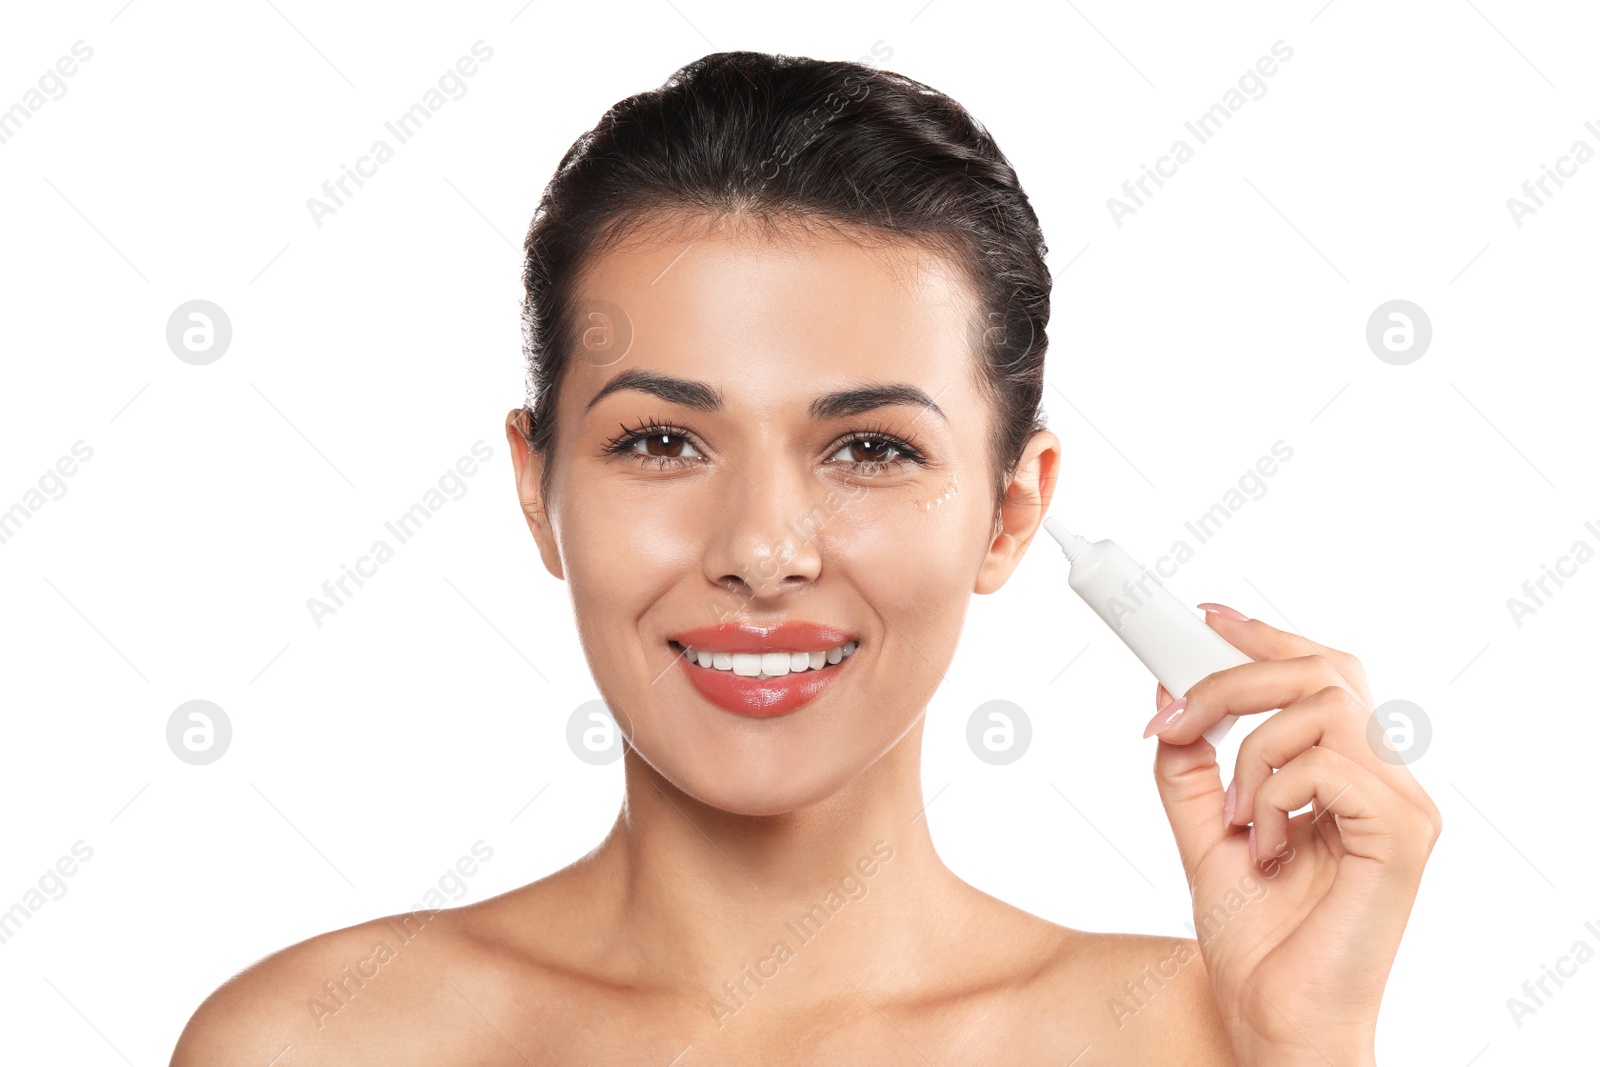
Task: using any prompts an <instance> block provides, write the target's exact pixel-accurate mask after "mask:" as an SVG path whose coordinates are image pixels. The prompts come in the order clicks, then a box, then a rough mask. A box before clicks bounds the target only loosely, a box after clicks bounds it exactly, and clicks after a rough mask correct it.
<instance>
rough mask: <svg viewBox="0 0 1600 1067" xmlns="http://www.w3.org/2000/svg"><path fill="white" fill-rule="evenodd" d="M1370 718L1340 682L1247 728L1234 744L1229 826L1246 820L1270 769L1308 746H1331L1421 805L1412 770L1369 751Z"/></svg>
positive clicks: (1284, 762)
mask: <svg viewBox="0 0 1600 1067" xmlns="http://www.w3.org/2000/svg"><path fill="white" fill-rule="evenodd" d="M1370 717H1371V715H1370V713H1369V712H1368V711H1367V710H1366V708H1364V707H1362V706H1361V704H1360V698H1359V697H1357V696H1356V695H1355V694H1354V693H1352V692H1350V690H1348V689H1346V688H1345V687H1344V686H1341V685H1330V686H1328V687H1327V688H1325V689H1322V690H1319V691H1318V692H1316V693H1313V694H1312V695H1311V696H1309V697H1306V698H1305V699H1303V700H1298V701H1295V702H1294V703H1293V704H1289V705H1287V706H1285V707H1284V709H1283V710H1282V711H1281V712H1279V713H1278V714H1276V715H1274V716H1272V717H1271V718H1269V719H1267V721H1266V722H1264V723H1262V724H1261V725H1260V726H1258V727H1256V728H1255V729H1254V730H1252V731H1250V733H1249V735H1248V736H1246V737H1245V739H1244V741H1243V742H1242V743H1241V744H1240V745H1239V755H1238V758H1237V759H1236V760H1235V761H1234V772H1233V781H1232V787H1233V790H1234V806H1233V813H1232V818H1231V819H1230V820H1229V821H1230V824H1231V825H1235V826H1242V825H1244V823H1245V822H1246V821H1247V820H1248V819H1249V817H1250V812H1251V810H1252V805H1253V804H1254V802H1255V795H1256V790H1257V789H1258V788H1259V787H1260V785H1261V783H1262V782H1265V781H1266V780H1267V779H1268V778H1270V777H1272V772H1273V768H1275V767H1282V766H1284V765H1286V764H1287V763H1288V762H1289V761H1290V760H1292V759H1294V758H1295V757H1296V756H1298V755H1300V753H1302V752H1304V751H1306V750H1307V749H1309V748H1311V747H1313V746H1321V747H1323V748H1329V749H1332V750H1333V751H1335V752H1337V753H1339V755H1341V756H1344V757H1345V758H1346V759H1349V760H1353V761H1354V762H1356V763H1358V764H1360V765H1361V766H1363V767H1365V768H1366V769H1367V770H1369V771H1371V772H1372V773H1373V774H1375V775H1376V776H1377V777H1378V779H1379V780H1380V781H1382V782H1383V783H1384V784H1385V785H1387V786H1388V787H1389V788H1390V789H1393V790H1395V791H1396V792H1398V793H1400V794H1402V795H1404V796H1406V797H1407V798H1408V799H1410V800H1411V801H1412V802H1413V803H1415V804H1418V805H1419V806H1425V804H1426V794H1425V793H1424V792H1423V791H1422V787H1421V785H1419V784H1418V783H1417V780H1416V779H1415V778H1413V777H1412V776H1411V772H1410V771H1409V770H1408V769H1406V767H1405V766H1404V765H1403V764H1402V765H1396V764H1391V763H1387V762H1385V761H1384V760H1382V759H1380V758H1379V757H1378V756H1377V754H1376V753H1374V752H1373V751H1372V747H1371V745H1370V744H1368V742H1367V720H1368V719H1369V718H1370Z"/></svg>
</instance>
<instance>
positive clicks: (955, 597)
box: [824, 477, 989, 625]
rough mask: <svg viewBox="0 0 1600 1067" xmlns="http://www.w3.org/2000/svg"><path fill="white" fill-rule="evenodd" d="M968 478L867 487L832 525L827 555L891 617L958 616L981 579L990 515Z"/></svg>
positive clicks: (899, 619) (900, 622)
mask: <svg viewBox="0 0 1600 1067" xmlns="http://www.w3.org/2000/svg"><path fill="white" fill-rule="evenodd" d="M970 481H971V479H970V477H967V478H965V479H957V478H955V477H951V478H948V479H944V480H942V481H941V480H934V481H930V482H928V483H926V484H924V485H921V486H918V487H916V488H915V489H912V488H910V487H907V488H906V490H905V491H903V492H901V491H888V490H885V491H881V492H880V491H877V490H872V491H868V492H865V493H863V494H862V495H861V496H860V497H859V498H858V499H856V500H855V501H853V502H851V503H850V504H848V505H847V506H846V507H845V508H843V509H841V511H840V513H839V521H838V522H836V523H835V524H834V525H833V527H832V528H831V529H830V530H829V531H828V534H829V536H828V537H827V544H826V548H825V552H826V555H825V557H824V560H825V564H826V561H827V560H828V559H829V558H830V557H831V559H832V561H833V562H834V563H835V564H837V565H838V566H839V567H841V568H842V569H844V570H845V571H846V572H847V573H848V575H849V577H850V580H851V582H852V583H853V584H855V585H857V586H858V587H859V588H860V589H861V592H862V593H863V594H864V595H865V596H866V597H867V599H868V600H869V601H871V602H872V604H873V606H874V607H876V608H877V609H878V610H880V611H882V612H883V613H884V614H886V615H890V616H891V621H893V622H895V623H896V624H897V625H903V623H904V620H911V621H915V620H918V619H922V620H924V621H926V622H928V623H930V624H933V623H936V622H937V621H938V620H941V619H944V618H945V617H946V616H960V615H961V614H962V613H963V612H964V611H965V608H966V603H967V597H966V595H967V594H970V593H971V592H972V586H973V584H974V582H975V581H976V579H977V572H978V566H979V564H980V563H981V562H982V555H983V551H984V548H985V547H986V544H987V541H986V537H985V534H986V532H987V530H988V523H989V515H988V513H987V512H985V511H984V510H983V509H982V507H981V506H980V503H981V502H980V494H978V493H975V492H972V491H971V489H972V486H971V485H969V484H967V483H968V482H970Z"/></svg>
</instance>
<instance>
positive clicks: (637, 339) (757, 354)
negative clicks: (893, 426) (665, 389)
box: [570, 214, 981, 403]
mask: <svg viewBox="0 0 1600 1067" xmlns="http://www.w3.org/2000/svg"><path fill="white" fill-rule="evenodd" d="M573 307H574V310H575V311H576V312H577V313H578V314H577V316H576V317H577V326H578V327H579V329H580V330H581V329H583V328H584V326H585V324H586V322H589V321H591V320H592V314H591V309H594V308H604V309H606V315H607V317H608V318H610V317H619V318H620V319H621V321H620V322H615V323H608V325H611V326H614V327H615V329H616V330H617V331H618V334H619V336H620V335H621V334H623V333H626V335H627V338H628V347H627V351H626V354H625V355H624V356H623V357H622V358H621V359H620V360H618V361H616V362H612V358H614V357H611V356H608V357H607V358H605V359H599V360H589V359H586V358H582V355H581V353H582V352H583V347H582V343H581V339H580V344H579V349H578V351H579V353H580V356H579V358H575V359H574V360H573V361H572V364H571V367H570V375H571V377H572V378H573V379H576V381H575V382H574V385H575V387H576V388H578V389H579V390H582V391H583V392H582V395H583V396H584V397H585V398H587V396H589V395H592V393H593V391H594V389H596V388H598V387H599V385H600V384H603V383H604V382H605V381H606V380H608V379H609V378H611V377H612V376H613V375H614V374H616V373H618V372H619V371H621V370H624V369H628V368H629V367H647V368H649V369H653V370H660V371H665V372H668V373H673V374H679V375H683V376H687V377H695V378H699V379H702V380H706V381H713V382H717V383H718V384H719V385H721V386H722V388H723V389H724V391H725V392H726V393H728V394H729V395H730V399H733V398H735V397H738V396H743V397H745V398H746V399H747V400H750V401H752V402H755V403H761V402H770V403H779V402H788V401H789V400H791V399H794V398H798V397H803V398H805V399H807V400H809V398H810V397H811V395H813V394H815V393H816V392H819V391H820V388H819V386H820V385H821V384H822V383H825V382H828V383H832V382H846V381H848V382H859V381H861V380H863V379H893V380H899V381H907V382H914V383H917V384H920V385H922V386H923V387H924V388H925V389H926V391H927V392H929V393H930V394H932V393H935V392H938V391H939V390H941V389H952V390H958V391H961V390H970V389H971V387H972V380H973V373H974V362H973V361H974V349H973V343H974V341H975V340H976V338H977V337H978V336H979V332H980V331H979V330H978V323H979V322H980V321H981V314H980V309H979V307H978V302H977V299H976V294H975V293H974V292H973V290H972V286H971V284H970V282H969V280H968V278H967V276H966V274H965V273H964V271H963V270H962V269H961V268H960V266H959V264H958V263H957V261H956V260H955V259H954V258H953V256H952V255H951V254H950V253H948V252H945V251H941V250H939V249H936V248H929V247H926V246H924V245H921V244H919V243H917V242H914V241H911V240H909V239H906V238H902V237H898V236H895V235H891V234H884V233H881V232H877V231H864V230H859V229H855V228H849V227H834V226H831V225H827V224H821V223H818V222H816V221H814V220H812V221H806V222H800V221H763V220H755V219H751V218H749V217H745V216H718V217H713V216H708V215H682V214H680V215H664V216H657V217H652V218H651V219H649V220H648V221H645V222H641V223H637V224H635V225H633V226H630V227H629V228H628V230H627V231H625V232H624V233H622V235H621V236H620V237H619V238H617V239H615V240H613V241H611V242H608V243H606V244H605V245H603V246H602V247H601V249H600V250H599V251H597V252H596V253H594V254H592V255H591V256H590V257H589V258H588V259H586V261H585V262H584V265H583V269H582V272H581V274H580V277H579V279H578V282H577V284H576V286H575V289H574V294H573ZM946 396H947V397H950V396H951V394H949V393H946Z"/></svg>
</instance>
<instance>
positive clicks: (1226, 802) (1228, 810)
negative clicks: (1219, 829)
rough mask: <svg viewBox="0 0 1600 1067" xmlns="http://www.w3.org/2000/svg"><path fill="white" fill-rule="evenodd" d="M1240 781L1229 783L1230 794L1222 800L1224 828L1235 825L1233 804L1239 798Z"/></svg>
mask: <svg viewBox="0 0 1600 1067" xmlns="http://www.w3.org/2000/svg"><path fill="white" fill-rule="evenodd" d="M1238 785H1239V783H1238V782H1229V783H1228V795H1227V796H1226V797H1224V798H1223V800H1222V825H1223V827H1224V828H1226V827H1229V826H1232V825H1233V805H1234V802H1235V801H1236V800H1238V799H1239V795H1238Z"/></svg>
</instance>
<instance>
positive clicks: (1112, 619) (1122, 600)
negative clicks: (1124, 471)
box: [1044, 518, 1251, 748]
mask: <svg viewBox="0 0 1600 1067" xmlns="http://www.w3.org/2000/svg"><path fill="white" fill-rule="evenodd" d="M1044 528H1045V529H1046V530H1048V531H1049V532H1050V536H1051V537H1054V538H1055V539H1056V540H1057V541H1059V542H1061V548H1062V550H1063V551H1064V552H1065V553H1066V555H1067V561H1068V562H1069V563H1071V564H1072V568H1071V570H1070V571H1069V572H1068V574H1067V584H1068V585H1070V586H1071V587H1072V591H1073V592H1075V593H1077V594H1078V595H1079V596H1080V597H1082V598H1083V600H1084V602H1085V603H1087V604H1088V605H1089V606H1090V607H1091V608H1093V609H1094V612H1095V614H1096V615H1099V616H1100V620H1101V621H1102V622H1104V623H1105V624H1106V625H1107V626H1109V627H1111V632H1112V633H1114V634H1116V635H1117V636H1118V637H1119V638H1121V639H1122V643H1123V644H1125V645H1127V646H1128V647H1129V648H1130V649H1132V650H1133V654H1134V655H1136V656H1138V657H1139V660H1140V662H1142V663H1143V664H1144V665H1145V666H1146V667H1148V668H1149V669H1150V673H1151V674H1153V675H1155V676H1156V678H1157V680H1159V681H1160V682H1161V684H1162V685H1163V686H1165V687H1166V689H1167V692H1169V693H1171V694H1172V696H1173V699H1177V698H1178V697H1181V696H1183V695H1184V694H1185V693H1187V692H1188V691H1189V687H1190V686H1192V685H1194V683H1196V682H1198V681H1199V680H1200V679H1202V678H1204V677H1205V676H1206V675H1208V674H1214V673H1215V672H1217V671H1220V670H1226V669H1227V668H1229V667H1237V666H1238V665H1239V664H1241V663H1249V662H1251V660H1250V657H1249V656H1247V655H1245V654H1244V653H1243V652H1240V651H1239V650H1238V649H1237V648H1234V647H1233V646H1232V645H1230V644H1228V642H1227V641H1225V640H1223V638H1222V635H1221V634H1219V633H1217V632H1216V631H1215V630H1213V629H1212V628H1211V627H1210V626H1207V625H1206V623H1205V620H1204V619H1202V618H1201V617H1200V616H1198V615H1196V614H1195V613H1194V612H1193V611H1192V610H1191V609H1189V608H1188V607H1186V606H1185V605H1184V604H1183V603H1182V602H1181V601H1179V600H1178V598H1177V597H1175V596H1173V595H1172V593H1171V592H1170V591H1169V590H1168V589H1167V588H1166V586H1164V585H1162V584H1161V579H1160V578H1158V577H1156V575H1155V574H1153V573H1152V572H1150V571H1149V570H1147V569H1145V568H1144V567H1143V566H1141V565H1140V564H1139V563H1137V562H1136V561H1135V560H1134V559H1133V557H1132V556H1129V555H1128V554H1127V553H1126V552H1124V551H1123V550H1122V549H1121V548H1119V547H1118V546H1117V544H1116V542H1114V541H1092V542H1091V541H1089V540H1087V539H1085V538H1083V537H1080V536H1078V535H1077V534H1075V533H1073V532H1072V531H1071V530H1068V529H1067V528H1066V527H1065V526H1063V525H1061V523H1059V522H1057V521H1056V520H1055V519H1050V518H1047V519H1045V520H1044ZM1234 718H1235V716H1232V715H1228V716H1224V717H1223V718H1222V719H1221V720H1220V721H1219V722H1217V723H1216V725H1214V726H1212V727H1211V729H1209V730H1207V731H1206V732H1205V733H1204V734H1202V735H1201V736H1203V737H1204V738H1205V739H1206V740H1207V741H1210V742H1211V746H1212V747H1213V748H1219V747H1220V746H1221V743H1222V739H1223V738H1224V737H1225V736H1227V733H1228V730H1229V729H1231V728H1232V726H1233V723H1234Z"/></svg>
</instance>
